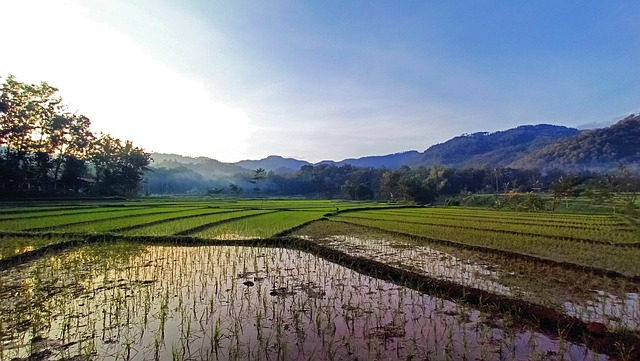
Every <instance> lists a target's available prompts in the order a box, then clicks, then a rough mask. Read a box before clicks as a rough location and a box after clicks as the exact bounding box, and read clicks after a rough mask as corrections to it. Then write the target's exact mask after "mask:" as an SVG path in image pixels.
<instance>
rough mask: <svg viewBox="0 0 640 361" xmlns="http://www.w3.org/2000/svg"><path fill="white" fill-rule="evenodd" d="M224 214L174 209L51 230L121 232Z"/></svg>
mask: <svg viewBox="0 0 640 361" xmlns="http://www.w3.org/2000/svg"><path fill="white" fill-rule="evenodd" d="M221 212H225V210H222V209H211V208H195V209H191V208H187V209H184V208H176V211H175V212H161V213H152V214H141V215H132V216H129V217H125V218H118V219H103V220H98V221H92V222H85V223H80V224H73V225H68V226H60V227H54V228H52V230H53V231H56V232H74V233H86V232H95V233H101V232H122V231H121V230H123V229H124V230H123V231H126V230H128V229H129V228H131V227H137V226H144V225H145V224H147V223H154V224H155V223H157V222H161V221H171V220H183V219H184V218H187V217H193V216H199V215H209V214H216V213H221Z"/></svg>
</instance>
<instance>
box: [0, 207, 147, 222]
mask: <svg viewBox="0 0 640 361" xmlns="http://www.w3.org/2000/svg"><path fill="white" fill-rule="evenodd" d="M145 208H146V207H143V206H138V207H127V208H126V209H128V210H133V209H145ZM122 210H123V209H122V208H111V207H90V208H87V207H85V208H72V209H62V210H60V209H58V210H46V211H38V212H28V213H25V212H19V213H10V214H3V215H0V220H9V219H31V218H45V217H52V216H56V217H57V216H68V215H74V214H86V213H105V212H118V211H122Z"/></svg>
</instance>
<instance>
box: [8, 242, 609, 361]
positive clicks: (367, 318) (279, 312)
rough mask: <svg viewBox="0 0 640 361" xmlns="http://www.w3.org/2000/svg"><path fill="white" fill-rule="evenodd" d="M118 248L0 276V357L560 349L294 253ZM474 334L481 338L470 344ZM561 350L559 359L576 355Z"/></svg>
mask: <svg viewBox="0 0 640 361" xmlns="http://www.w3.org/2000/svg"><path fill="white" fill-rule="evenodd" d="M130 247H131V245H127V244H122V243H109V244H104V245H93V246H90V247H83V248H79V249H77V250H74V251H67V252H65V253H63V254H61V255H59V256H57V257H55V259H48V258H47V259H40V260H37V261H33V262H31V263H29V264H25V265H23V266H20V267H18V268H16V269H12V270H6V271H2V272H0V279H1V280H2V282H1V283H0V294H2V295H3V296H5V295H7V294H8V293H7V292H11V293H13V294H14V296H12V298H13V302H12V303H8V302H6V300H4V299H5V298H4V297H3V298H2V299H3V301H0V310H1V311H2V312H0V322H1V323H0V324H1V325H2V332H3V333H2V334H3V335H6V334H11V335H12V336H11V338H10V339H7V338H3V339H2V347H3V358H7V359H11V358H14V357H28V356H29V355H32V352H31V350H30V345H31V344H32V340H33V339H34V338H36V339H38V340H40V339H42V340H49V341H51V342H49V341H47V342H45V344H46V346H43V351H41V352H44V351H46V352H49V354H50V355H51V357H55V358H60V357H67V358H71V357H76V356H77V357H80V356H81V355H87V354H90V355H92V357H97V358H124V359H133V360H137V359H140V360H143V359H155V358H159V359H169V358H171V359H180V360H182V359H192V358H194V357H195V358H201V359H216V357H228V358H230V359H246V358H252V359H282V360H298V359H330V358H334V359H346V358H349V359H351V358H358V359H372V358H383V359H406V358H407V357H410V356H411V357H418V358H424V357H427V355H429V357H442V358H450V359H457V358H458V357H459V356H460V355H466V356H467V357H469V358H470V359H473V358H475V357H481V355H484V356H485V359H517V358H518V357H523V356H525V355H530V354H532V353H534V352H538V353H540V354H543V353H545V352H559V350H560V349H559V346H558V345H557V344H554V342H553V341H552V340H551V339H549V338H548V337H546V336H544V335H541V334H538V335H537V336H536V338H537V339H538V340H540V341H539V342H538V343H537V344H536V345H535V347H534V348H533V349H531V347H533V346H532V345H526V343H525V342H523V338H522V336H520V335H518V334H517V333H513V334H512V335H510V336H508V337H507V336H506V335H507V333H506V331H503V330H501V329H499V328H495V327H492V326H489V325H487V324H485V323H483V322H481V315H482V313H481V312H480V311H477V310H473V309H470V308H467V307H462V308H460V307H459V306H457V305H456V304H455V303H454V302H451V301H447V300H442V299H438V298H435V297H433V296H429V295H426V294H422V293H419V292H416V291H413V290H411V289H408V288H404V287H402V286H397V285H394V284H391V283H388V282H385V281H381V280H378V279H375V278H371V277H369V276H364V275H362V274H358V273H355V272H353V271H351V270H349V269H347V268H345V267H342V266H338V265H336V264H333V263H330V262H327V261H324V260H322V259H319V258H317V257H315V256H313V255H311V254H308V253H304V252H300V251H289V250H284V249H277V248H260V247H257V248H247V247H210V246H209V247H164V246H146V247H140V246H136V247H135V249H129V248H130ZM123 254H124V256H122V255H123ZM267 265H268V266H267ZM50 268H54V269H55V272H54V273H51V272H49V271H48V269H50ZM48 275H55V278H54V279H49V278H48ZM31 277H33V278H36V279H38V280H40V282H39V283H38V284H34V286H33V287H34V288H32V291H34V292H38V293H41V294H42V295H43V296H42V297H41V298H40V299H39V300H37V301H38V302H34V301H35V300H32V299H29V298H28V293H27V292H26V289H23V288H20V289H17V290H16V289H15V288H14V287H13V286H14V285H16V282H18V281H17V280H19V279H28V278H31ZM203 278H206V283H203V282H201V280H202V279H203ZM205 285H206V286H205ZM16 304H23V305H25V307H26V306H27V305H28V306H29V307H30V309H31V310H32V311H31V312H32V313H33V312H39V311H40V310H43V311H46V312H43V313H42V315H43V318H44V320H45V322H43V324H47V325H48V326H45V327H43V328H40V329H38V330H36V331H34V332H35V333H34V334H32V333H29V332H28V331H26V330H22V328H20V327H19V324H20V322H24V321H20V319H16V318H14V317H12V314H15V313H16V312H6V311H8V310H9V308H8V307H11V305H14V307H15V305H16ZM145 305H146V306H145ZM463 313H464V314H465V315H469V316H468V317H461V316H460V315H461V314H463ZM145 317H146V321H144V319H145ZM25 319H26V318H25ZM23 320H24V319H23ZM8 330H14V331H12V332H13V333H7V331H8ZM478 330H481V332H484V333H489V334H491V335H492V338H489V339H483V338H482V337H478V332H480V331H478ZM530 332H533V331H530ZM258 335H259V336H258ZM57 339H63V340H65V342H64V343H62V344H61V343H58V342H53V341H52V340H57ZM496 339H497V340H504V342H505V343H508V345H509V347H512V348H513V349H514V353H513V354H514V357H512V358H508V357H503V356H504V355H503V356H499V354H498V353H497V351H496V350H495V349H494V348H492V347H491V343H492V342H493V340H496ZM80 340H82V343H81V342H80ZM81 344H82V345H81ZM566 345H567V346H566V350H567V351H566V354H567V355H574V356H575V355H576V354H578V355H582V354H583V353H584V352H585V351H584V350H585V348H584V346H580V345H577V344H573V343H570V342H567V343H566ZM481 350H483V351H482V352H481ZM412 355H413V356H412ZM586 359H595V360H604V359H606V356H602V355H598V354H591V355H590V356H589V358H586Z"/></svg>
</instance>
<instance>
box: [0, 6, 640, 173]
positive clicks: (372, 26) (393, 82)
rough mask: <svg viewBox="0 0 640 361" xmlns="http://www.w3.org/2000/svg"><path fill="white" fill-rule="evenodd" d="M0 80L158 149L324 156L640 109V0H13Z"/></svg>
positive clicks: (600, 122)
mask: <svg viewBox="0 0 640 361" xmlns="http://www.w3.org/2000/svg"><path fill="white" fill-rule="evenodd" d="M0 14H3V15H0V17H2V21H0V31H2V33H3V34H12V36H11V37H10V38H9V39H8V40H5V39H4V38H3V42H5V45H3V51H2V56H0V75H2V76H5V75H6V74H13V75H15V76H16V77H17V78H18V80H21V81H25V82H40V81H43V80H44V81H47V82H49V83H50V84H52V85H54V86H56V87H58V88H59V89H60V93H61V95H62V96H63V98H64V99H65V103H66V104H68V105H69V106H70V108H72V109H77V110H78V111H80V112H81V113H83V114H85V115H87V116H88V117H89V118H90V119H91V120H92V124H93V129H94V130H95V131H102V132H106V133H109V134H112V135H114V136H117V137H120V138H122V139H130V140H132V141H133V142H134V143H135V144H137V145H139V146H142V147H144V148H145V149H147V150H148V151H159V152H171V153H179V154H183V155H190V156H208V157H212V158H216V159H219V160H222V161H237V160H241V159H258V158H262V157H266V156H268V155H271V154H278V155H282V156H289V157H296V158H299V159H304V160H308V161H320V160H323V159H333V160H340V159H344V158H348V157H359V156H365V155H382V154H389V153H394V152H400V151H405V150H412V149H416V150H420V151H422V150H424V149H426V148H428V147H429V146H430V145H433V144H435V143H440V142H443V141H446V140H447V139H449V138H451V137H453V136H456V135H459V134H461V133H472V132H477V131H497V130H504V129H508V128H511V127H515V126H518V125H522V124H539V123H549V124H558V125H566V126H572V127H584V126H585V125H587V126H606V125H607V124H610V123H611V122H613V121H614V120H616V119H619V118H622V117H624V116H626V115H628V114H630V113H634V112H635V113H637V112H638V111H640V67H638V66H637V64H638V56H639V55H640V2H638V1H527V2H525V1H242V0H238V1H204V0H193V1H169V0H164V1H162V0H155V1H151V0H129V1H126V0H111V1H101V0H23V1H15V2H11V1H5V2H2V3H0Z"/></svg>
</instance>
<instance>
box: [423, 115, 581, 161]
mask: <svg viewBox="0 0 640 361" xmlns="http://www.w3.org/2000/svg"><path fill="white" fill-rule="evenodd" d="M579 133H580V131H579V130H577V129H573V128H567V127H563V126H557V125H548V124H540V125H523V126H520V127H517V128H513V129H509V130H505V131H500V132H495V133H473V134H468V135H461V136H458V137H455V138H452V139H450V140H448V141H446V142H444V143H441V144H436V145H434V146H431V147H429V148H428V149H427V150H426V151H425V152H424V153H423V154H422V155H421V156H420V157H418V160H417V161H416V163H414V165H423V166H426V167H431V166H433V165H434V164H442V165H444V166H446V167H450V168H470V167H473V168H495V167H504V166H508V165H509V164H512V163H513V162H515V161H516V160H518V159H520V158H521V157H523V156H525V155H527V154H529V153H530V152H533V151H535V150H538V149H541V148H543V147H544V146H546V145H549V144H552V143H555V142H557V141H559V140H562V139H566V138H569V137H573V136H576V135H578V134H579Z"/></svg>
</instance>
